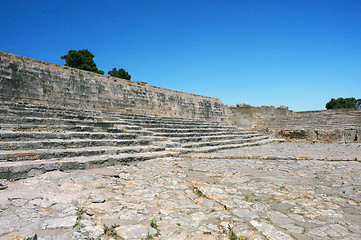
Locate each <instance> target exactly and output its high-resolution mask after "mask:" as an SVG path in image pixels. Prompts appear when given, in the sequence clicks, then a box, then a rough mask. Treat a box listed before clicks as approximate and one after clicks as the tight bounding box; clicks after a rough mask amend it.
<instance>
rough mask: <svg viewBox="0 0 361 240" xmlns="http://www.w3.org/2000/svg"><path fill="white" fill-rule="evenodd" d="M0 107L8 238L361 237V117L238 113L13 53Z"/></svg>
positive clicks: (5, 67)
mask: <svg viewBox="0 0 361 240" xmlns="http://www.w3.org/2000/svg"><path fill="white" fill-rule="evenodd" d="M0 99H1V103H0V119H1V121H0V125H1V129H0V135H1V140H0V148H1V149H0V180H2V181H3V182H5V183H6V184H7V185H8V186H9V188H7V189H4V190H1V197H0V239H151V238H155V239H357V238H359V237H361V214H360V212H361V208H360V199H361V189H360V184H361V178H360V176H359V170H361V168H360V166H359V165H360V159H361V144H360V143H361V111H360V110H359V111H356V110H322V111H309V112H293V111H290V110H288V108H287V107H279V108H275V107H265V106H263V107H252V106H249V105H239V106H228V105H225V104H223V103H222V102H221V101H220V100H219V99H216V98H211V97H205V96H199V95H194V94H190V93H184V92H178V91H174V90H169V89H163V88H159V87H154V86H150V85H148V84H144V83H138V82H132V81H127V80H123V79H119V78H113V77H109V76H103V75H98V74H95V73H91V72H86V71H82V70H77V69H72V68H69V67H64V66H60V65H56V64H52V63H47V62H43V61H39V60H34V59H30V58H27V57H23V56H19V55H15V54H11V53H6V52H1V51H0ZM285 141H286V143H282V144H280V143H281V142H285ZM340 143H342V144H340ZM144 160H148V161H144ZM0 183H1V182H0ZM232 236H233V238H232Z"/></svg>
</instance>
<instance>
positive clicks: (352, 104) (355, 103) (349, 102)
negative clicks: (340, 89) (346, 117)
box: [326, 98, 361, 109]
mask: <svg viewBox="0 0 361 240" xmlns="http://www.w3.org/2000/svg"><path fill="white" fill-rule="evenodd" d="M360 104H361V99H357V100H356V99H355V98H337V99H334V98H331V100H330V101H329V102H328V103H326V108H327V109H338V108H354V109H360Z"/></svg>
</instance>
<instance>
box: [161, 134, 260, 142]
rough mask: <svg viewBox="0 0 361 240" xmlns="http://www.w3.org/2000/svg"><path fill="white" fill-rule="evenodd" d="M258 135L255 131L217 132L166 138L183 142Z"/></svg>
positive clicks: (244, 137) (245, 137)
mask: <svg viewBox="0 0 361 240" xmlns="http://www.w3.org/2000/svg"><path fill="white" fill-rule="evenodd" d="M257 136H260V135H259V134H256V133H250V134H243V133H240V134H226V133H224V134H219V135H209V134H208V135H203V136H197V137H175V138H173V137H169V138H168V139H169V140H171V141H174V142H180V143H185V142H202V141H203V142H204V141H217V140H230V139H235V138H238V139H239V138H243V139H247V138H251V137H257Z"/></svg>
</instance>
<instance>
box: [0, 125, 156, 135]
mask: <svg viewBox="0 0 361 240" xmlns="http://www.w3.org/2000/svg"><path fill="white" fill-rule="evenodd" d="M0 129H1V130H4V131H14V132H44V131H46V132H104V131H105V130H106V132H110V133H133V134H139V135H153V132H152V131H146V130H143V129H142V128H141V127H139V126H132V125H125V126H117V127H110V128H103V127H94V126H87V125H75V126H73V125H37V124H1V128H0Z"/></svg>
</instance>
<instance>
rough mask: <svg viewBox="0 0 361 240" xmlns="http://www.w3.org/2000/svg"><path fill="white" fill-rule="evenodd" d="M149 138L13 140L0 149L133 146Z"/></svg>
mask: <svg viewBox="0 0 361 240" xmlns="http://www.w3.org/2000/svg"><path fill="white" fill-rule="evenodd" d="M151 143H152V140H150V139H137V140H115V139H100V140H94V139H70V140H63V139H51V140H49V139H46V140H43V141H15V142H0V150H13V151H14V150H22V149H23V150H29V149H45V148H46V149H51V148H58V149H59V148H60V149H64V148H81V147H96V146H130V145H132V146H134V145H147V144H151Z"/></svg>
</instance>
